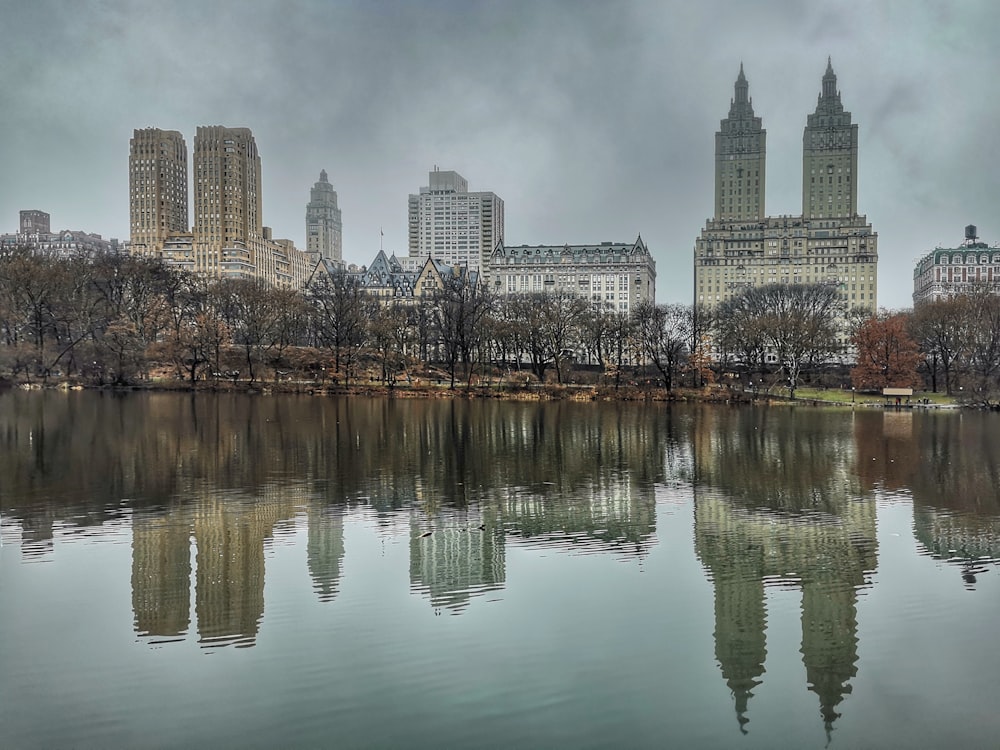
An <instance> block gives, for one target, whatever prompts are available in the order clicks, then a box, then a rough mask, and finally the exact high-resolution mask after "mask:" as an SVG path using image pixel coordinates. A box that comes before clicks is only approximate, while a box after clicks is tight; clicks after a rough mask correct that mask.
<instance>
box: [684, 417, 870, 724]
mask: <svg viewBox="0 0 1000 750" xmlns="http://www.w3.org/2000/svg"><path fill="white" fill-rule="evenodd" d="M822 420H823V415H822V414H821V413H816V412H810V413H803V412H801V411H792V410H774V409H772V410H740V411H738V412H727V411H724V410H706V411H704V412H703V413H701V414H699V418H698V420H697V423H696V427H695V428H694V431H693V434H692V438H693V441H694V446H695V450H694V452H693V457H694V465H693V467H692V474H693V476H694V478H695V481H694V492H695V508H694V537H695V550H696V553H697V555H698V557H699V559H700V560H701V562H702V564H703V565H704V566H705V567H706V569H707V570H708V572H709V573H710V576H711V578H712V581H713V584H714V587H715V644H716V659H717V660H718V662H719V666H720V668H721V671H722V675H723V677H724V678H725V679H726V683H727V685H728V686H729V689H730V690H731V691H732V694H733V697H734V700H735V708H736V715H737V720H738V721H739V724H740V728H741V730H742V731H743V732H746V731H747V726H746V725H747V724H748V722H749V702H750V698H751V697H752V696H753V691H754V689H755V688H756V687H757V686H758V685H760V684H761V683H762V681H763V679H764V673H765V661H766V657H767V648H766V631H767V607H766V587H767V586H769V585H780V586H782V587H786V588H787V587H789V586H794V587H796V588H798V589H800V590H801V593H802V600H801V612H802V615H801V628H802V641H801V654H802V661H803V664H804V665H805V668H806V677H807V681H808V689H809V690H811V691H812V692H814V693H816V696H817V698H818V700H819V706H820V714H821V717H822V720H823V724H824V727H825V729H826V731H827V733H828V734H829V732H830V731H832V729H833V726H834V722H835V721H836V719H837V718H838V717H839V715H840V714H839V713H838V706H839V705H840V703H841V702H842V701H843V699H844V697H845V696H846V695H848V694H849V693H850V692H851V683H850V681H851V679H853V678H854V676H855V675H856V674H857V662H858V649H857V644H858V638H857V628H858V622H857V597H858V592H859V590H860V589H862V588H863V587H865V586H868V585H869V584H870V573H871V572H872V571H874V570H875V567H876V562H877V560H876V550H877V539H876V525H875V504H874V502H873V501H872V500H871V499H867V498H863V497H862V495H861V491H860V489H861V488H860V485H859V483H858V482H857V480H856V478H855V477H856V469H855V466H854V464H855V462H856V451H855V447H854V444H853V440H852V439H851V437H852V436H851V433H850V426H849V424H847V425H845V426H844V428H842V429H839V430H838V429H836V428H831V425H830V424H829V423H824V422H823V421H822Z"/></svg>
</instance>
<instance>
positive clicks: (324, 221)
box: [306, 169, 343, 265]
mask: <svg viewBox="0 0 1000 750" xmlns="http://www.w3.org/2000/svg"><path fill="white" fill-rule="evenodd" d="M342 229H343V224H342V223H341V216H340V209H339V208H337V191H336V190H334V189H333V185H331V184H330V181H329V180H328V179H327V176H326V170H325V169H324V170H322V171H320V173H319V182H317V183H316V184H315V185H313V188H312V190H311V191H310V192H309V203H307V204H306V252H307V253H309V255H310V256H311V258H312V262H313V263H314V264H315V263H316V262H317V261H319V260H320V259H321V258H322V259H324V260H329V261H333V262H334V263H335V264H337V265H341V264H342V263H343V249H342V244H341V243H342V240H341V238H342Z"/></svg>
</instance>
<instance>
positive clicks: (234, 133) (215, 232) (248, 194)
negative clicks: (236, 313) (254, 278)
mask: <svg viewBox="0 0 1000 750" xmlns="http://www.w3.org/2000/svg"><path fill="white" fill-rule="evenodd" d="M194 181H195V184H194V249H195V270H196V271H199V272H201V273H204V274H207V275H209V276H218V275H220V274H221V273H222V272H224V271H225V272H227V273H234V272H237V269H239V268H240V267H243V266H245V267H246V269H247V272H248V273H249V274H252V273H253V269H254V268H255V267H256V266H255V264H256V263H257V253H258V251H259V250H260V249H261V246H262V243H263V238H264V228H263V225H262V223H261V177H260V154H258V153H257V143H256V141H254V137H253V134H252V133H251V132H250V129H249V128H226V127H222V126H221V125H210V126H200V127H199V128H198V130H197V132H196V134H195V137H194ZM259 272H260V269H258V273H259ZM237 275H238V272H237Z"/></svg>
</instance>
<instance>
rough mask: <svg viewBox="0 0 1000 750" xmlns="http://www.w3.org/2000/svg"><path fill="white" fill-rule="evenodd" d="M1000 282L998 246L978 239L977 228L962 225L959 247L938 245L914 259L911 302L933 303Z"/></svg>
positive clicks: (971, 225)
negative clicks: (962, 238) (962, 231)
mask: <svg viewBox="0 0 1000 750" xmlns="http://www.w3.org/2000/svg"><path fill="white" fill-rule="evenodd" d="M997 284H1000V247H997V245H995V244H994V245H993V247H990V246H989V245H987V244H986V243H985V242H980V241H979V237H977V236H976V227H975V225H974V224H970V225H969V226H967V227H966V228H965V242H963V243H962V244H961V245H959V246H958V247H952V248H947V247H937V248H934V250H932V251H931V252H929V253H927V255H925V256H924V257H923V258H921V259H920V260H919V261H917V266H916V268H914V269H913V304H914V305H919V304H920V303H921V302H933V301H934V300H939V299H943V298H947V297H954V296H956V295H959V294H967V293H968V292H970V291H972V290H973V289H974V288H975V287H977V286H979V287H985V286H987V285H992V286H993V287H994V291H996V286H997Z"/></svg>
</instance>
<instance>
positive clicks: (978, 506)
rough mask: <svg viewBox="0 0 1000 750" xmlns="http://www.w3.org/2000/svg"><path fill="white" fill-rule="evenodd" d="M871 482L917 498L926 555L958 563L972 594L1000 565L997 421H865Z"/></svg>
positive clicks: (960, 416) (975, 417)
mask: <svg viewBox="0 0 1000 750" xmlns="http://www.w3.org/2000/svg"><path fill="white" fill-rule="evenodd" d="M856 433H857V439H858V444H859V446H860V450H861V451H862V452H863V454H864V455H867V456H869V457H870V458H871V460H869V461H866V462H861V468H862V469H863V472H862V478H863V481H864V482H865V483H866V484H867V485H868V486H871V487H876V486H882V487H885V488H887V489H888V490H890V491H899V492H906V493H908V494H909V495H910V496H911V497H912V506H913V534H914V536H915V537H916V540H917V544H918V546H919V548H920V549H921V550H922V551H923V552H924V554H927V555H929V556H930V557H933V558H935V559H939V560H942V561H944V562H945V563H946V564H949V565H954V566H955V567H956V569H957V570H958V572H959V575H960V579H961V581H962V582H963V584H964V585H965V586H966V588H969V589H974V588H975V585H976V583H977V577H978V576H980V575H982V574H984V573H986V572H989V571H990V570H993V569H995V567H996V565H997V563H998V562H1000V493H998V491H997V488H998V487H1000V451H998V450H997V449H996V416H995V415H992V414H983V413H979V412H972V413H968V412H962V413H949V414H941V415H938V417H937V418H936V419H933V420H930V419H926V418H925V419H915V418H914V415H913V414H912V413H911V412H905V411H904V412H901V413H892V412H886V413H885V414H865V415H861V419H860V420H859V423H858V426H857V431H856Z"/></svg>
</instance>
